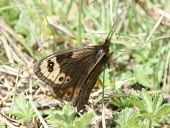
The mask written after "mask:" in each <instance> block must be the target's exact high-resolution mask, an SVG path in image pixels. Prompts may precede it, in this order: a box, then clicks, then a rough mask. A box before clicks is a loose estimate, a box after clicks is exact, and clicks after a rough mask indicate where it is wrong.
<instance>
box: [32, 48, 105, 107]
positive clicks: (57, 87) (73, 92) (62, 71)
mask: <svg viewBox="0 0 170 128" xmlns="http://www.w3.org/2000/svg"><path fill="white" fill-rule="evenodd" d="M102 55H103V52H102V50H101V49H100V46H89V47H84V48H81V49H75V50H69V51H63V52H59V53H56V54H53V55H50V56H48V57H46V58H44V59H42V60H40V61H38V62H36V63H35V65H34V72H35V75H36V76H37V77H38V78H39V79H40V80H41V81H42V82H44V83H45V84H47V85H50V86H51V87H52V88H53V90H54V92H55V94H56V96H57V97H58V98H60V99H65V100H72V99H74V104H75V106H77V104H80V103H81V102H80V100H79V97H80V98H82V97H83V94H80V92H81V91H82V90H84V89H85V90H88V91H87V92H85V96H86V97H89V95H90V92H91V90H92V89H89V88H92V87H94V85H95V83H96V81H97V78H98V76H99V75H98V74H100V73H101V71H97V72H100V73H96V77H94V78H93V77H92V76H91V75H93V74H95V73H93V72H96V68H94V67H95V65H96V63H98V60H99V58H101V56H102ZM97 67H98V66H97ZM101 69H102V68H101ZM88 77H89V78H90V80H92V81H93V82H91V83H90V85H88V86H87V84H89V82H88V81H89V80H87V79H88ZM91 85H92V87H91ZM85 86H87V88H86V87H85ZM80 90H81V91H80ZM86 93H89V94H88V96H87V94H86ZM82 100H83V99H82ZM82 100H81V101H82ZM87 100H88V99H87Z"/></svg>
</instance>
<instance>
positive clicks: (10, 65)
mask: <svg viewBox="0 0 170 128" xmlns="http://www.w3.org/2000/svg"><path fill="white" fill-rule="evenodd" d="M79 2H82V7H81V6H79V4H78V3H79ZM145 2H146V6H147V7H148V8H150V9H151V8H152V9H153V8H156V7H157V8H159V9H161V10H162V11H163V12H165V11H166V9H167V8H168V5H169V4H170V2H169V3H168V1H166V3H165V2H164V1H163V0H159V1H158V0H155V1H145ZM111 5H112V11H110V6H111ZM129 5H130V7H129V9H128V10H127V12H125V14H124V16H122V20H121V21H120V23H119V26H118V28H117V30H116V33H115V35H114V37H113V39H112V41H111V47H110V51H111V52H112V51H113V56H112V58H111V60H110V69H106V70H105V77H104V83H105V100H106V101H107V102H105V108H106V110H105V111H106V115H105V119H107V120H111V121H113V120H114V121H116V124H115V127H140V128H141V127H163V126H165V124H169V122H170V116H169V109H168V106H169V98H167V97H168V96H169V85H170V80H169V77H170V75H169V72H170V68H169V67H170V63H169V59H170V50H169V49H170V43H169V37H170V34H169V33H170V29H169V27H168V26H165V25H162V24H161V23H159V21H155V20H154V19H153V18H152V17H151V16H150V15H148V13H147V12H146V11H144V10H143V9H142V8H141V7H140V6H139V4H137V3H136V2H134V1H131V0H128V1H119V0H118V1H112V3H110V1H109V0H108V1H102V2H97V1H94V2H93V3H91V4H87V3H86V2H85V1H81V0H79V1H73V0H70V1H65V2H64V1H60V0H55V1H53V0H51V1H41V2H40V1H37V0H34V1H33V0H30V1H23V0H19V1H15V0H13V1H6V0H2V2H0V90H1V93H0V108H1V109H0V117H2V119H0V127H3V126H5V125H7V126H10V127H11V126H14V123H13V121H12V120H13V119H12V118H11V116H10V115H13V116H15V117H16V119H15V122H16V123H17V124H21V125H24V126H27V127H31V126H33V127H39V126H38V124H39V123H38V122H41V121H40V120H39V118H37V116H35V113H34V110H33V109H32V108H31V106H30V103H29V102H27V100H28V99H29V98H28V96H27V95H26V92H27V93H29V95H30V96H31V97H32V99H31V100H32V101H34V102H35V106H36V108H37V109H38V113H39V114H40V115H41V116H42V118H43V119H44V120H45V121H46V122H47V124H48V125H49V126H57V125H58V126H59V127H79V125H80V124H81V123H83V126H87V125H88V124H89V122H90V126H93V125H94V126H96V125H99V124H100V123H99V122H100V120H99V119H101V106H102V104H101V96H102V95H101V90H102V83H103V77H102V75H101V76H100V77H99V80H98V84H97V85H96V86H95V88H94V90H93V92H92V94H91V98H90V101H91V99H92V102H90V104H89V105H88V107H87V108H88V113H86V114H84V115H80V118H76V119H75V121H74V122H73V121H72V120H74V118H73V116H72V114H73V113H74V112H75V108H73V107H72V106H71V105H70V104H68V105H66V106H65V102H64V103H62V104H61V103H60V102H58V100H56V99H53V97H51V95H49V92H50V91H48V90H47V88H46V87H45V86H43V85H42V84H41V83H40V82H39V81H38V80H37V78H36V77H35V76H34V73H33V63H34V62H35V61H37V60H40V59H41V58H43V57H45V56H47V55H50V54H52V53H56V52H58V51H61V50H68V49H72V48H77V47H81V46H87V45H98V44H101V43H102V42H103V41H104V39H105V38H106V37H107V34H108V32H109V30H110V28H111V26H112V21H115V20H116V18H117V17H118V16H119V14H120V13H121V11H122V10H123V8H125V7H127V6H129ZM159 9H156V13H155V14H156V16H159V15H158V14H159V13H160V12H161V10H159ZM80 15H81V16H80ZM167 15H168V14H167ZM111 16H113V18H111ZM159 17H161V16H159ZM165 19H166V20H167V21H169V19H168V18H167V16H166V15H165V17H164V18H163V20H165ZM47 21H48V22H47ZM52 23H55V24H56V25H57V28H58V29H56V28H54V27H53V26H51V25H50V24H52ZM148 40H149V41H148ZM145 41H147V43H145ZM135 46H137V47H135ZM127 51H128V52H127ZM18 67H20V73H19V75H18ZM17 76H19V77H18V78H19V79H18V81H16V78H17ZM16 83H17V85H16ZM142 88H143V89H142ZM15 89H16V90H15ZM127 95H128V97H126V96H127ZM129 95H130V96H129ZM13 96H15V99H14V101H13V100H12V97H13ZM135 98H136V99H135ZM20 99H23V100H20ZM135 100H136V101H138V102H140V103H141V104H142V105H143V106H144V108H143V109H142V108H140V107H139V105H138V104H137V102H135ZM28 101H29V100H28ZM16 103H17V104H16ZM63 104H64V105H63ZM18 105H19V106H20V107H18ZM11 106H13V107H14V109H13V110H12V111H11V110H10V111H9V109H10V108H11ZM24 108H29V110H30V111H29V114H28V115H27V116H23V115H24V113H27V111H25V109H24ZM62 108H63V109H62ZM147 108H148V109H150V110H151V111H152V112H151V111H149V110H148V109H147ZM22 110H24V111H22ZM16 112H18V113H16ZM134 112H136V114H135V113H134ZM94 113H95V114H94ZM107 113H109V114H110V115H107ZM155 114H159V116H155ZM165 114H166V118H165ZM20 115H22V116H23V117H21V116H20ZM36 115H37V112H36ZM123 116H124V117H123ZM130 116H131V117H134V118H128V117H130ZM7 117H8V118H7ZM125 117H126V118H125ZM92 118H93V119H92ZM89 119H90V120H89ZM123 119H126V120H124V121H121V120H123ZM31 120H35V122H34V123H32V124H29V123H30V122H31ZM61 120H62V121H63V123H62V124H61ZM79 121H80V122H81V123H79ZM21 122H22V123H21ZM55 122H56V123H55ZM40 124H42V123H40ZM106 124H107V122H106ZM139 124H141V125H139Z"/></svg>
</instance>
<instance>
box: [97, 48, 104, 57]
mask: <svg viewBox="0 0 170 128" xmlns="http://www.w3.org/2000/svg"><path fill="white" fill-rule="evenodd" d="M102 54H103V50H102V49H101V50H99V51H98V52H97V57H100V56H101V55H102Z"/></svg>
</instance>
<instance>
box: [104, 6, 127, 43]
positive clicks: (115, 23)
mask: <svg viewBox="0 0 170 128" xmlns="http://www.w3.org/2000/svg"><path fill="white" fill-rule="evenodd" d="M128 8H129V6H127V7H126V8H125V9H124V10H123V11H122V12H121V14H120V15H119V16H118V18H117V19H116V21H115V22H114V24H113V26H112V28H111V30H110V32H109V34H108V36H107V38H106V40H105V42H104V43H106V44H110V41H111V38H112V36H113V33H114V32H115V31H116V28H117V26H118V25H119V22H120V19H121V16H122V14H123V13H124V12H125V11H126V10H127V9H128Z"/></svg>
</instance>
